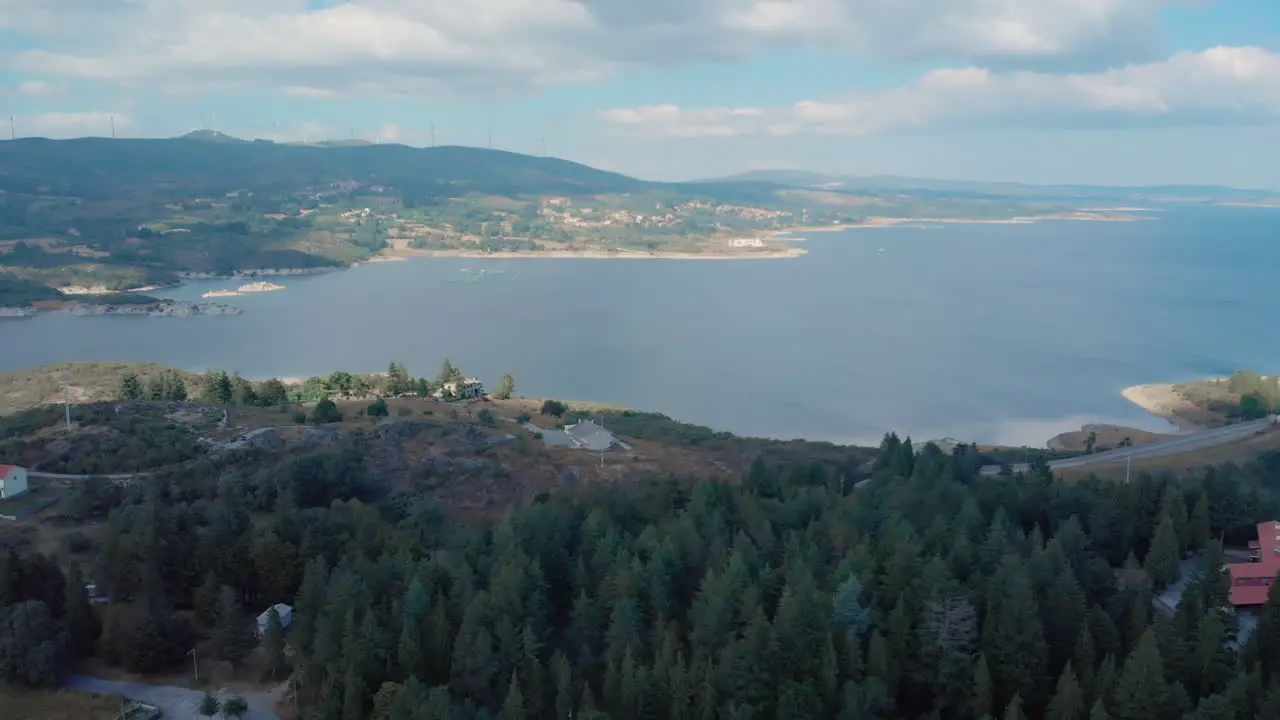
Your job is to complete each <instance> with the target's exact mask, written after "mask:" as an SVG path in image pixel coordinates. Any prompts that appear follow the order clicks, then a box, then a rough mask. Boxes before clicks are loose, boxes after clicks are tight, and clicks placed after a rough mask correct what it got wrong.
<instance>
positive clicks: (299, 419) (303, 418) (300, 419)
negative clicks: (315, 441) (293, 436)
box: [293, 410, 307, 425]
mask: <svg viewBox="0 0 1280 720" xmlns="http://www.w3.org/2000/svg"><path fill="white" fill-rule="evenodd" d="M293 421H294V422H295V423H297V424H299V425H305V424H306V422H307V414H306V413H304V412H302V411H301V410H299V411H297V412H295V413H294V414H293Z"/></svg>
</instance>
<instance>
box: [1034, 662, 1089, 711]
mask: <svg viewBox="0 0 1280 720" xmlns="http://www.w3.org/2000/svg"><path fill="white" fill-rule="evenodd" d="M1087 714H1088V710H1087V708H1086V706H1085V700H1084V694H1083V693H1082V692H1081V690H1080V683H1079V681H1078V680H1077V679H1076V674H1075V671H1074V670H1072V669H1071V663H1067V666H1066V667H1065V668H1063V670H1062V676H1061V677H1060V678H1058V689H1057V691H1056V692H1055V693H1054V694H1053V699H1052V700H1050V701H1049V708H1048V711H1047V712H1046V713H1045V720H1085V718H1086V715H1087Z"/></svg>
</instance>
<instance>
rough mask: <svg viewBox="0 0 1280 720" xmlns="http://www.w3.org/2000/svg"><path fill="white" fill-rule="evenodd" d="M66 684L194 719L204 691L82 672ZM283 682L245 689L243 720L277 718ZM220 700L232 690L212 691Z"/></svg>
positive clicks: (169, 718)
mask: <svg viewBox="0 0 1280 720" xmlns="http://www.w3.org/2000/svg"><path fill="white" fill-rule="evenodd" d="M65 684H66V686H67V687H68V688H70V689H72V690H79V691H81V692H91V693H98V694H99V695H121V696H123V697H126V698H128V699H130V700H137V701H139V702H143V703H146V704H148V705H154V706H156V707H158V708H160V711H161V712H162V713H164V714H163V715H162V716H161V717H162V718H164V720H195V718H197V717H202V716H199V715H197V713H196V708H198V707H199V706H200V698H202V697H204V693H203V692H201V691H199V690H192V689H190V688H184V687H177V686H175V685H146V684H143V683H135V682H120V681H115V680H102V679H99V678H95V677H87V676H84V675H69V676H67V678H66V679H65ZM285 687H286V686H285V685H280V686H279V687H277V688H275V689H274V690H270V691H268V692H260V693H244V694H243V695H241V697H243V698H244V699H245V701H246V702H247V703H248V704H249V712H247V713H245V714H244V716H243V719H242V720H279V718H278V717H277V715H276V714H275V712H274V710H273V709H272V708H273V707H274V706H275V703H276V701H277V700H279V698H280V697H281V696H282V694H283V692H284V690H285ZM214 695H216V696H217V697H218V699H219V700H223V699H226V698H227V697H228V696H230V695H231V693H229V692H226V691H215V692H214Z"/></svg>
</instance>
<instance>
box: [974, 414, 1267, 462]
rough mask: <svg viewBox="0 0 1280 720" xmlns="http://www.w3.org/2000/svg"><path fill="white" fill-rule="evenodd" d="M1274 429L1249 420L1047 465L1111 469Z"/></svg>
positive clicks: (1261, 421) (1236, 439)
mask: <svg viewBox="0 0 1280 720" xmlns="http://www.w3.org/2000/svg"><path fill="white" fill-rule="evenodd" d="M1275 427H1276V419H1275V418H1274V417H1269V418H1263V419H1261V420H1250V421H1249V422H1243V423H1237V424H1235V425H1227V426H1226V427H1220V428H1214V429H1212V430H1205V431H1203V432H1198V433H1192V434H1189V435H1179V436H1177V437H1173V438H1169V439H1168V440H1159V441H1157V442H1152V443H1146V444H1144V445H1135V446H1133V447H1126V448H1116V449H1115V450H1107V451H1106V452H1100V453H1093V454H1092V455H1080V456H1079V457H1073V458H1066V459H1064V460H1054V461H1052V462H1050V463H1049V469H1050V470H1066V469H1068V468H1085V467H1095V466H1099V465H1114V464H1116V463H1121V462H1128V461H1130V460H1148V459H1151V458H1159V457H1165V456H1168V455H1180V454H1182V453H1186V452H1194V451H1196V450H1204V449H1205V448H1211V447H1216V446H1218V445H1226V444H1227V443H1233V442H1236V441H1238V440H1244V439H1246V438H1249V437H1252V436H1254V435H1257V434H1259V433H1263V432H1267V431H1269V430H1272V429H1273V428H1275ZM1029 469H1030V468H1029V466H1028V465H1027V464H1026V463H1018V464H1017V465H1014V466H1013V471H1014V472H1015V473H1019V472H1026V471H1027V470H1029ZM982 474H983V475H999V474H1000V466H999V465H987V466H985V467H983V468H982Z"/></svg>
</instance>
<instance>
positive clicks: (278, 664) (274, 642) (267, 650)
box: [262, 605, 287, 680]
mask: <svg viewBox="0 0 1280 720" xmlns="http://www.w3.org/2000/svg"><path fill="white" fill-rule="evenodd" d="M262 647H263V652H264V655H265V664H266V674H267V677H268V678H270V679H272V680H278V679H280V676H281V675H282V674H283V673H284V671H285V669H286V663H287V661H286V659H285V651H284V649H285V638H284V625H283V624H282V623H281V621H280V611H278V610H276V606H274V605H272V606H271V608H270V609H268V610H267V628H266V631H265V632H264V633H263V634H262Z"/></svg>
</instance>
